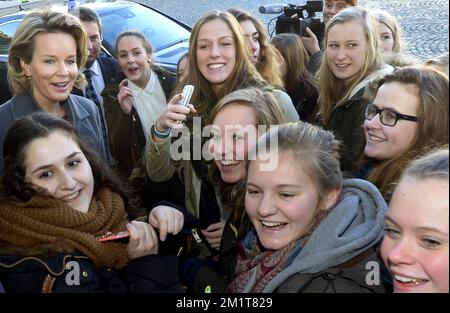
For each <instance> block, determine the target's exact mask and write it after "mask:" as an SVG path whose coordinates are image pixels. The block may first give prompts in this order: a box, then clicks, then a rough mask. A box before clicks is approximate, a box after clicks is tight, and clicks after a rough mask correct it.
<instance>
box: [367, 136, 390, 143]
mask: <svg viewBox="0 0 450 313" xmlns="http://www.w3.org/2000/svg"><path fill="white" fill-rule="evenodd" d="M369 139H370V140H372V141H376V142H384V141H386V139H383V138H380V137H377V136H374V135H370V136H369Z"/></svg>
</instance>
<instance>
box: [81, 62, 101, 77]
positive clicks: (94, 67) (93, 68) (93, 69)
mask: <svg viewBox="0 0 450 313" xmlns="http://www.w3.org/2000/svg"><path fill="white" fill-rule="evenodd" d="M89 69H90V70H91V72H92V76H97V77H99V76H101V75H102V70H101V68H100V64H99V63H98V61H97V60H95V61H94V63H93V64H92V65H91V67H90V68H89ZM85 70H87V68H83V72H84V71H85Z"/></svg>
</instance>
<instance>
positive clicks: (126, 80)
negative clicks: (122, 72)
mask: <svg viewBox="0 0 450 313" xmlns="http://www.w3.org/2000/svg"><path fill="white" fill-rule="evenodd" d="M127 85H128V79H126V78H125V79H122V81H121V82H120V84H119V88H122V87H124V86H127Z"/></svg>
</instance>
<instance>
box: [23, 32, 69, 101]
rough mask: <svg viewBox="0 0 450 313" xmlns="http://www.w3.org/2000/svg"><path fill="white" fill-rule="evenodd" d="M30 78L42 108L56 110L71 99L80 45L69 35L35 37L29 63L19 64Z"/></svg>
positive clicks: (58, 34) (52, 34)
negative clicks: (63, 102)
mask: <svg viewBox="0 0 450 313" xmlns="http://www.w3.org/2000/svg"><path fill="white" fill-rule="evenodd" d="M20 64H21V66H22V68H23V70H24V72H25V74H26V75H27V76H28V77H30V78H31V82H32V94H33V96H34V98H35V99H36V101H37V102H38V103H39V105H41V106H43V107H54V106H57V105H59V103H60V102H62V101H65V100H66V99H67V98H68V97H69V93H70V91H71V90H72V87H73V85H74V83H75V80H76V78H77V75H78V65H77V45H76V42H75V39H74V38H73V37H72V36H71V35H69V34H66V33H42V34H39V35H36V37H35V38H34V51H33V57H32V60H31V62H30V63H29V64H26V63H25V62H24V61H22V60H21V61H20Z"/></svg>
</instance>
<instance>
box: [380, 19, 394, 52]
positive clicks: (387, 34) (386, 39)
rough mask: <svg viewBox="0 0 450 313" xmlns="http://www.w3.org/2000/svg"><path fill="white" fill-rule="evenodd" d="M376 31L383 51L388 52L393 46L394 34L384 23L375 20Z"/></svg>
mask: <svg viewBox="0 0 450 313" xmlns="http://www.w3.org/2000/svg"><path fill="white" fill-rule="evenodd" d="M377 33H378V38H379V40H380V45H381V48H382V50H383V53H390V52H392V49H393V48H394V36H393V35H392V31H391V30H390V28H389V27H387V25H386V24H384V23H381V22H377Z"/></svg>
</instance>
